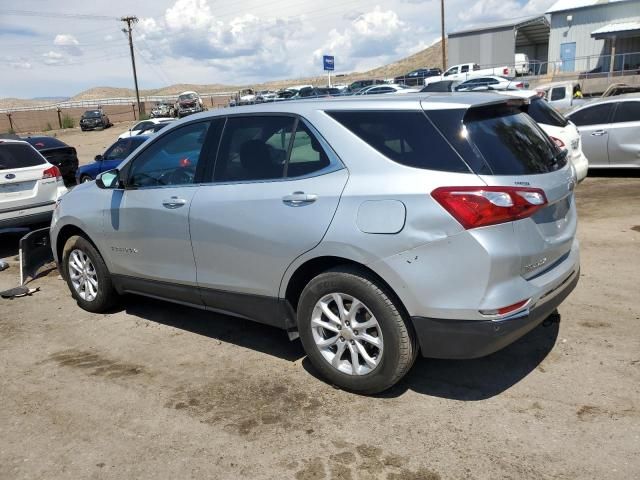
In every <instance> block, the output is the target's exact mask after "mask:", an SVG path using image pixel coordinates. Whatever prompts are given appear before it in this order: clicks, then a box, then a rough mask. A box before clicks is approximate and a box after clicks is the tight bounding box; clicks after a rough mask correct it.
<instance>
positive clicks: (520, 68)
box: [514, 53, 531, 75]
mask: <svg viewBox="0 0 640 480" xmlns="http://www.w3.org/2000/svg"><path fill="white" fill-rule="evenodd" d="M514 63H515V70H516V75H528V74H529V72H531V68H530V66H529V56H528V55H527V54H526V53H516V56H515V62H514Z"/></svg>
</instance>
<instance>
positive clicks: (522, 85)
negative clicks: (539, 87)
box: [516, 82, 524, 88]
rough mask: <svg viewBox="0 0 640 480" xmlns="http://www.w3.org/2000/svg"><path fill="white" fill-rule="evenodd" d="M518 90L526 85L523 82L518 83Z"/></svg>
mask: <svg viewBox="0 0 640 480" xmlns="http://www.w3.org/2000/svg"><path fill="white" fill-rule="evenodd" d="M516 88H524V83H522V82H518V83H516Z"/></svg>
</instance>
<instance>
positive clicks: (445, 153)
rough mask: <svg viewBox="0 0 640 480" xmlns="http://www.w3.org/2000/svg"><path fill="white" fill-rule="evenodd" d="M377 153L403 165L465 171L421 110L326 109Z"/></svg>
mask: <svg viewBox="0 0 640 480" xmlns="http://www.w3.org/2000/svg"><path fill="white" fill-rule="evenodd" d="M327 113H328V114H329V115H330V116H331V117H332V118H334V119H335V120H337V121H338V122H340V123H341V124H342V125H343V126H345V127H346V128H347V129H348V130H350V131H351V132H353V133H354V134H356V135H357V136H358V137H360V138H361V139H362V140H364V141H365V142H367V143H368V144H369V145H370V146H371V147H373V148H375V149H376V150H377V151H378V152H380V153H381V154H383V155H384V156H386V157H387V158H389V159H391V160H393V161H394V162H397V163H400V164H401V165H405V166H407V167H414V168H423V169H427V170H439V171H444V172H462V173H468V172H469V168H468V167H467V166H466V165H465V163H464V162H463V161H462V159H461V158H460V157H459V156H458V155H457V154H456V152H455V151H454V150H453V149H452V148H451V147H450V146H449V144H448V143H447V142H446V140H445V139H444V137H443V136H442V135H441V134H440V133H439V132H438V131H437V130H436V129H435V127H434V126H433V124H432V123H431V122H430V121H429V120H428V119H427V117H426V116H425V115H424V113H423V112H421V111H365V112H346V111H338V112H327Z"/></svg>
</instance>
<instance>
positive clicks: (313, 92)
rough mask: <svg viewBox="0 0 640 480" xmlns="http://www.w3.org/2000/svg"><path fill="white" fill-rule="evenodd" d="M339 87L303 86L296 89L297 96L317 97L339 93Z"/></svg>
mask: <svg viewBox="0 0 640 480" xmlns="http://www.w3.org/2000/svg"><path fill="white" fill-rule="evenodd" d="M340 94H341V92H340V89H338V88H333V87H304V88H301V89H300V90H299V91H298V94H297V95H296V97H297V98H318V97H332V96H336V95H340Z"/></svg>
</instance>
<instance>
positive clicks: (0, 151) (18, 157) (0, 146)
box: [0, 143, 45, 170]
mask: <svg viewBox="0 0 640 480" xmlns="http://www.w3.org/2000/svg"><path fill="white" fill-rule="evenodd" d="M44 163H45V160H44V158H42V156H40V154H38V152H36V151H35V150H34V149H33V148H31V147H30V146H29V145H24V144H20V143H0V170H13V169H16V168H25V167H35V166H36V165H43V164H44Z"/></svg>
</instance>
